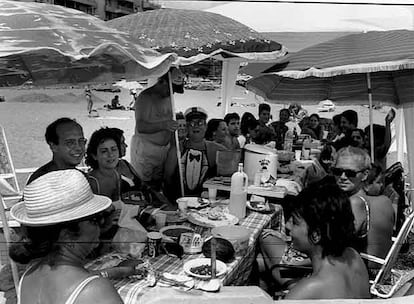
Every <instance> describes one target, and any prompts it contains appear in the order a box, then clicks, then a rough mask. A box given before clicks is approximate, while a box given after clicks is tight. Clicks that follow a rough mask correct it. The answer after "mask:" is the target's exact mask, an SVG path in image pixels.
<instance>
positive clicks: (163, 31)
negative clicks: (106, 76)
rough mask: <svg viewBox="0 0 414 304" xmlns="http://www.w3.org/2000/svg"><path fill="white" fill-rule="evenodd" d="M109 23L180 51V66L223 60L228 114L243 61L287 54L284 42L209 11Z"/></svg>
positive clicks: (151, 14)
mask: <svg viewBox="0 0 414 304" xmlns="http://www.w3.org/2000/svg"><path fill="white" fill-rule="evenodd" d="M107 24H108V25H109V26H111V27H114V28H116V29H119V30H121V31H125V32H129V33H131V34H132V36H133V37H134V38H137V39H138V41H139V43H140V44H142V45H144V46H146V47H150V48H153V49H155V50H157V51H159V52H161V53H169V52H174V53H177V54H178V55H179V56H180V57H179V59H178V60H177V61H176V63H177V64H179V65H190V64H194V63H196V62H199V61H201V60H204V59H207V58H215V59H218V60H222V61H223V70H222V91H221V93H222V103H223V112H224V113H226V112H227V110H228V105H229V100H230V99H231V95H232V90H233V88H234V85H235V82H236V77H237V73H238V69H239V65H240V62H248V61H269V60H275V59H277V58H279V57H281V56H284V55H285V54H286V49H285V48H284V47H283V46H282V45H281V44H279V43H277V42H275V41H271V40H268V39H266V38H264V37H263V36H262V35H261V34H260V33H258V32H256V31H254V30H252V29H251V28H249V27H247V26H245V25H243V24H241V23H239V22H237V21H235V20H233V19H230V18H228V17H224V16H222V15H219V14H214V13H210V12H205V11H197V10H184V9H158V10H153V11H145V12H139V13H136V14H132V15H127V16H123V17H120V18H116V19H113V20H110V21H107Z"/></svg>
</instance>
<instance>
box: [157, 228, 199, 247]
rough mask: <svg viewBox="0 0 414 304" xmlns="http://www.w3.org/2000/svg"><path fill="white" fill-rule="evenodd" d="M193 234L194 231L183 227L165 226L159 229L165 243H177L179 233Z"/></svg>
mask: <svg viewBox="0 0 414 304" xmlns="http://www.w3.org/2000/svg"><path fill="white" fill-rule="evenodd" d="M186 232H194V229H192V228H190V227H187V226H183V225H171V226H165V227H162V228H161V229H160V233H161V235H162V238H163V240H164V241H166V242H174V243H176V242H178V240H179V238H180V235H181V233H186Z"/></svg>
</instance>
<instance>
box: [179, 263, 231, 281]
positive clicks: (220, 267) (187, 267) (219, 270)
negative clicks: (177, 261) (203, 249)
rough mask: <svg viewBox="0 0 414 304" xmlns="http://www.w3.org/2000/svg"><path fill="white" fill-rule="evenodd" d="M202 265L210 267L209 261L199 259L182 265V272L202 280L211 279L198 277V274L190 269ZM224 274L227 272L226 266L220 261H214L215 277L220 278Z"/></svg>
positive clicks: (207, 276) (202, 276) (206, 276)
mask: <svg viewBox="0 0 414 304" xmlns="http://www.w3.org/2000/svg"><path fill="white" fill-rule="evenodd" d="M202 265H211V259H209V258H199V259H194V260H190V261H188V262H186V263H185V264H184V266H183V268H184V272H185V273H186V274H188V275H190V276H193V277H195V278H199V279H204V280H205V279H211V276H209V275H200V274H196V273H194V272H192V271H191V268H194V267H198V266H202ZM226 272H227V265H226V264H224V263H223V262H222V261H219V260H216V277H219V276H222V275H223V274H225V273H226Z"/></svg>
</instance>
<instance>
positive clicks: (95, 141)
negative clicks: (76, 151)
mask: <svg viewBox="0 0 414 304" xmlns="http://www.w3.org/2000/svg"><path fill="white" fill-rule="evenodd" d="M118 162H119V148H118V144H117V136H116V135H115V134H114V132H113V131H112V130H111V129H110V128H107V127H105V128H101V129H99V130H96V131H95V132H93V133H92V136H91V138H90V140H89V144H88V147H87V149H86V164H87V165H89V166H90V167H91V168H92V170H91V171H90V172H88V179H89V183H90V185H91V188H92V191H93V193H95V194H99V195H105V196H107V197H109V198H110V199H111V200H112V201H113V202H115V201H118V200H119V199H120V178H119V174H118V172H117V171H116V167H117V166H118Z"/></svg>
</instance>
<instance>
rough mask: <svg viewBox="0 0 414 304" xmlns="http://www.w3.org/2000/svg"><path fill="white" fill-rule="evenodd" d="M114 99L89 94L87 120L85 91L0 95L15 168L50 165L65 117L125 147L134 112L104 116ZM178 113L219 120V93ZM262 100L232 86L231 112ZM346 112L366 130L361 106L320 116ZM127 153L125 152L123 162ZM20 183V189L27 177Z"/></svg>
mask: <svg viewBox="0 0 414 304" xmlns="http://www.w3.org/2000/svg"><path fill="white" fill-rule="evenodd" d="M115 94H118V95H119V96H120V102H121V104H122V105H124V106H127V105H128V104H129V102H130V101H131V97H130V95H129V92H128V90H126V89H122V91H121V92H120V93H106V92H97V91H93V99H94V108H96V109H97V110H98V113H99V117H95V118H91V117H88V115H87V112H86V101H85V98H84V95H83V89H79V88H78V89H0V95H1V96H4V97H5V99H6V102H2V103H0V124H1V125H2V126H3V127H4V129H5V131H6V136H7V140H8V143H9V147H10V152H11V154H12V158H13V162H14V166H15V168H31V167H39V166H41V165H42V164H44V163H46V162H47V161H49V160H50V159H51V152H50V149H49V147H48V145H47V144H46V142H45V139H44V133H45V130H46V126H47V125H48V124H49V123H51V122H52V121H53V120H55V119H57V118H59V117H63V116H67V117H71V118H75V119H76V120H77V121H78V122H79V123H80V124H81V125H82V126H83V129H84V133H85V136H86V138H88V137H89V136H90V135H91V134H92V132H93V131H94V130H96V129H98V128H100V127H102V126H109V127H117V128H120V129H123V130H124V132H125V137H126V139H127V142H128V143H129V142H130V138H131V136H132V134H133V132H134V128H135V121H134V112H133V111H127V110H125V111H122V110H113V111H108V110H106V109H105V108H104V107H103V106H104V104H106V103H110V101H111V99H112V98H113V96H114V95H115ZM174 100H175V108H176V111H185V110H186V109H187V108H188V107H191V106H201V107H203V108H205V109H206V110H207V112H208V113H209V118H213V117H223V107H222V106H217V104H218V102H219V101H220V89H216V90H214V91H196V90H186V91H185V93H184V94H176V95H175V96H174ZM260 102H261V98H260V97H257V96H255V95H254V94H252V93H251V92H250V93H246V92H245V90H244V88H242V87H239V86H236V89H235V92H234V94H233V98H232V104H233V105H232V106H231V107H230V112H237V113H239V114H240V115H241V114H243V113H244V112H246V111H248V112H251V113H253V114H254V115H255V116H256V117H257V111H258V104H259V103H260ZM283 107H286V105H280V104H272V105H271V108H272V115H273V119H274V120H278V117H279V110H280V109H281V108H283ZM317 107H318V106H317V105H310V106H304V108H305V109H306V110H307V111H308V113H309V114H312V113H317ZM346 109H354V110H356V111H358V115H359V126H360V127H362V128H364V127H365V126H367V125H368V123H369V118H368V109H367V107H364V106H339V105H338V104H337V107H336V110H335V111H334V112H329V113H328V112H323V113H319V114H320V116H321V117H327V118H331V117H332V116H333V115H335V114H338V113H340V112H342V111H344V110H346ZM385 115H386V109H382V110H374V123H378V124H384V117H385ZM128 157H129V151H127V158H128ZM22 178H23V183H24V180H25V177H22Z"/></svg>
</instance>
